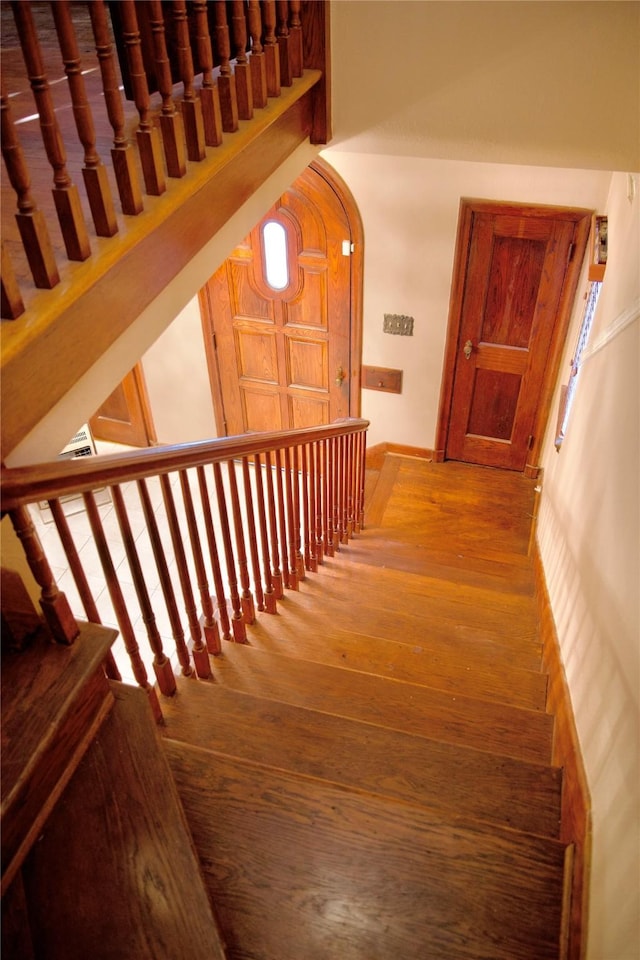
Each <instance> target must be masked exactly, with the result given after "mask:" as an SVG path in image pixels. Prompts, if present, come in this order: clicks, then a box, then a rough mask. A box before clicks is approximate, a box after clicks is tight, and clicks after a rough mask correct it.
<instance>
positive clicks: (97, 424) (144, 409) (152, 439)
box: [89, 364, 157, 447]
mask: <svg viewBox="0 0 640 960" xmlns="http://www.w3.org/2000/svg"><path fill="white" fill-rule="evenodd" d="M89 425H90V427H91V432H92V433H93V436H94V437H95V438H96V440H108V441H109V442H111V443H122V444H126V445H127V446H129V447H151V446H153V445H154V444H155V443H156V442H157V438H156V434H155V427H154V425H153V418H152V416H151V409H150V407H149V399H148V395H147V388H146V384H145V380H144V374H143V372H142V367H141V365H140V364H137V365H136V366H135V367H134V368H133V370H131V371H130V372H129V373H128V374H127V375H126V377H125V378H124V380H123V381H122V383H119V384H118V386H117V387H116V389H115V390H114V391H113V393H112V394H110V396H108V397H107V399H106V400H105V401H104V403H103V404H102V406H100V407H99V409H98V410H97V411H96V412H95V414H94V415H93V417H92V418H91V420H90V421H89Z"/></svg>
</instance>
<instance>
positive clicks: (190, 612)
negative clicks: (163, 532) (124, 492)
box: [160, 473, 211, 680]
mask: <svg viewBox="0 0 640 960" xmlns="http://www.w3.org/2000/svg"><path fill="white" fill-rule="evenodd" d="M160 487H161V488H162V500H163V502H164V506H165V510H166V511H167V523H168V525H169V533H170V535H171V545H172V547H173V555H174V557H175V561H176V568H177V570H178V579H179V580H180V588H181V590H182V599H183V601H184V609H185V613H186V614H187V623H188V624H189V633H190V635H191V653H192V655H193V662H194V663H195V666H196V672H197V674H198V676H199V677H201V678H202V679H203V680H206V679H207V677H210V676H211V666H210V664H209V657H208V655H207V650H206V647H205V645H204V642H203V640H202V627H201V626H200V620H199V619H198V611H197V609H196V602H195V599H194V596H193V590H192V588H191V577H190V576H189V567H188V566H187V557H186V554H185V550H184V544H183V543H182V535H181V532H180V522H179V520H178V515H177V513H176V506H175V502H174V499H173V492H172V490H171V478H170V477H169V475H168V474H166V473H164V474H162V476H161V477H160Z"/></svg>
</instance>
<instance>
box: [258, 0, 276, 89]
mask: <svg viewBox="0 0 640 960" xmlns="http://www.w3.org/2000/svg"><path fill="white" fill-rule="evenodd" d="M262 23H263V25H264V57H265V65H266V72H267V95H268V96H269V97H279V96H280V91H281V84H280V51H279V49H278V40H277V38H276V4H275V0H264V2H263V4H262Z"/></svg>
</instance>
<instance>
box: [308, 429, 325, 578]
mask: <svg viewBox="0 0 640 960" xmlns="http://www.w3.org/2000/svg"><path fill="white" fill-rule="evenodd" d="M311 449H312V456H313V459H314V471H315V514H314V515H313V529H314V538H315V556H316V563H317V564H321V563H323V562H324V539H323V535H322V534H323V525H324V520H323V518H324V514H323V509H322V495H323V471H324V467H323V462H324V457H323V450H324V440H318V441H316V442H315V443H313V444H312V446H311Z"/></svg>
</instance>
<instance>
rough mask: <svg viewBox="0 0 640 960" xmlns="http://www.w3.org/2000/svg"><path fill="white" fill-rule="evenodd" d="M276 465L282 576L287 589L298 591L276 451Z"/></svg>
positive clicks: (279, 457)
mask: <svg viewBox="0 0 640 960" xmlns="http://www.w3.org/2000/svg"><path fill="white" fill-rule="evenodd" d="M275 463H276V474H275V477H276V487H277V490H278V529H279V532H280V552H281V555H282V575H283V579H284V585H285V587H287V589H291V590H297V588H298V584H297V582H294V583H293V584H292V582H291V569H290V567H289V552H288V550H287V523H286V506H285V499H284V483H283V476H282V475H283V469H282V454H281V451H280V450H276V451H275Z"/></svg>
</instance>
